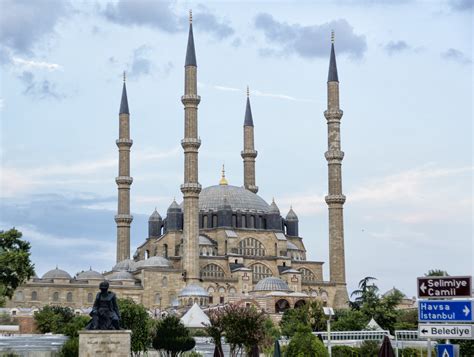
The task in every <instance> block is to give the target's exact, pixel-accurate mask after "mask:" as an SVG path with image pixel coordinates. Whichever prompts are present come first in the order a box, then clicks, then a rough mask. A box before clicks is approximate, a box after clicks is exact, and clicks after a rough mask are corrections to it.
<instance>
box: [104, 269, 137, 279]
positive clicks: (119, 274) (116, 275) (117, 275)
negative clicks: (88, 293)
mask: <svg viewBox="0 0 474 357" xmlns="http://www.w3.org/2000/svg"><path fill="white" fill-rule="evenodd" d="M107 280H110V281H118V280H120V281H122V280H135V277H134V276H133V274H132V273H130V272H128V271H114V272H113V273H112V274H110V275H108V276H107Z"/></svg>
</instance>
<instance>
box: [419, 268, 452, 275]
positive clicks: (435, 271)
mask: <svg viewBox="0 0 474 357" xmlns="http://www.w3.org/2000/svg"><path fill="white" fill-rule="evenodd" d="M425 276H449V274H448V272H447V271H446V270H441V269H430V270H428V272H427V273H426V274H425Z"/></svg>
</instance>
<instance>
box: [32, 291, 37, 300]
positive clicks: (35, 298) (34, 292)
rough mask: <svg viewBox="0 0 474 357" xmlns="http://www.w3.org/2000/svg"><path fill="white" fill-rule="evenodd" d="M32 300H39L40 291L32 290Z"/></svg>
mask: <svg viewBox="0 0 474 357" xmlns="http://www.w3.org/2000/svg"><path fill="white" fill-rule="evenodd" d="M31 300H33V301H36V300H38V293H37V292H36V291H32V292H31Z"/></svg>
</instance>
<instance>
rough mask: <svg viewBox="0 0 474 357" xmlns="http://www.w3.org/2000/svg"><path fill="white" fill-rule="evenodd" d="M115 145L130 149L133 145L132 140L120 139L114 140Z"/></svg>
mask: <svg viewBox="0 0 474 357" xmlns="http://www.w3.org/2000/svg"><path fill="white" fill-rule="evenodd" d="M115 143H116V144H117V146H118V147H128V148H130V147H131V146H132V145H133V140H132V139H123V138H122V139H117V140H115Z"/></svg>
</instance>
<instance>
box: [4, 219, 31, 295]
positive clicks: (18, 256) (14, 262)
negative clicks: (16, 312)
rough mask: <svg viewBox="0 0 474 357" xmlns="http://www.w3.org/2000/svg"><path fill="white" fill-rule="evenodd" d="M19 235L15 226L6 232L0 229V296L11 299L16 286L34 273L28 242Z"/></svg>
mask: <svg viewBox="0 0 474 357" xmlns="http://www.w3.org/2000/svg"><path fill="white" fill-rule="evenodd" d="M21 236H22V234H21V232H19V231H17V230H16V229H15V228H12V229H10V230H9V231H6V232H4V231H0V296H1V297H2V298H3V297H5V296H6V297H8V298H10V299H11V298H12V296H13V293H14V292H15V290H16V288H18V287H19V286H20V285H21V284H23V283H24V282H25V281H27V280H28V279H29V278H31V277H32V276H33V275H34V274H35V270H34V265H33V264H32V263H31V261H30V243H28V242H26V241H24V240H22V239H21ZM2 300H3V299H2ZM2 302H4V301H2ZM2 302H0V304H1V303H2Z"/></svg>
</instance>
